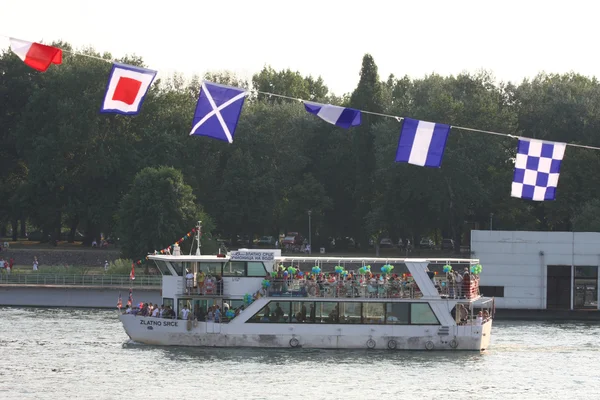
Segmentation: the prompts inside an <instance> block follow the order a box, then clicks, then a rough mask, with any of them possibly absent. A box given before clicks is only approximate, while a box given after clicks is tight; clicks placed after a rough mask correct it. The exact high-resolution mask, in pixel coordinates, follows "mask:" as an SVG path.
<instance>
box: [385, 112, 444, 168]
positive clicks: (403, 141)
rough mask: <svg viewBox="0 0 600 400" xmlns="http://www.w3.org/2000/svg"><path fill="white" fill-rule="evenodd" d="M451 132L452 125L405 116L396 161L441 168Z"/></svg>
mask: <svg viewBox="0 0 600 400" xmlns="http://www.w3.org/2000/svg"><path fill="white" fill-rule="evenodd" d="M449 132H450V125H445V124H436V123H434V122H426V121H419V120H416V119H410V118H404V122H403V123H402V131H401V132H400V139H399V140H398V150H397V151H396V162H406V163H409V164H414V165H420V166H422V167H434V168H439V167H440V166H441V165H442V158H443V157H444V149H445V148H446V140H447V139H448V133H449Z"/></svg>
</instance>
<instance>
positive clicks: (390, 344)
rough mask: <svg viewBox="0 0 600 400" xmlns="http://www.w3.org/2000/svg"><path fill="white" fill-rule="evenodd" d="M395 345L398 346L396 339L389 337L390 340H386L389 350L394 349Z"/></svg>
mask: <svg viewBox="0 0 600 400" xmlns="http://www.w3.org/2000/svg"><path fill="white" fill-rule="evenodd" d="M396 346H398V343H396V341H395V340H394V339H391V340H390V341H389V342H388V349H390V350H395V349H396Z"/></svg>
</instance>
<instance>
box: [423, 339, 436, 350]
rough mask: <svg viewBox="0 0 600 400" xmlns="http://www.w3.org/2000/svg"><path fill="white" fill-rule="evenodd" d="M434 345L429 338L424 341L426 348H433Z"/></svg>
mask: <svg viewBox="0 0 600 400" xmlns="http://www.w3.org/2000/svg"><path fill="white" fill-rule="evenodd" d="M434 347H435V345H434V344H433V342H432V341H431V340H430V341H428V342H427V343H425V348H426V349H427V350H433V348H434Z"/></svg>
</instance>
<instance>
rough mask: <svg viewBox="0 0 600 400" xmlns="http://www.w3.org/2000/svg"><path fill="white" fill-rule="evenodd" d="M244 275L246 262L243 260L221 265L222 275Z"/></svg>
mask: <svg viewBox="0 0 600 400" xmlns="http://www.w3.org/2000/svg"><path fill="white" fill-rule="evenodd" d="M244 275H246V263H245V262H243V261H230V262H228V263H227V264H225V265H224V266H223V276H244ZM263 276H264V275H263Z"/></svg>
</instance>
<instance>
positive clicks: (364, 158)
mask: <svg viewBox="0 0 600 400" xmlns="http://www.w3.org/2000/svg"><path fill="white" fill-rule="evenodd" d="M350 106H351V107H353V108H356V109H359V110H365V111H370V112H376V113H381V112H383V87H382V84H381V82H380V81H379V73H378V71H377V65H376V64H375V61H374V60H373V57H372V56H371V55H370V54H365V55H364V57H363V60H362V67H361V70H360V80H359V82H358V86H357V87H356V89H355V90H354V92H352V95H351V96H350ZM375 118H379V117H374V116H372V115H369V114H365V113H363V115H362V124H361V126H360V127H357V128H355V129H353V130H352V150H353V156H354V157H353V158H354V171H353V174H354V178H355V183H354V185H353V186H354V192H353V202H354V212H353V218H352V220H353V229H352V232H353V236H354V237H355V238H356V239H358V241H359V242H360V243H361V245H362V246H363V248H366V246H367V242H368V238H367V236H368V234H367V233H366V230H365V229H364V219H365V217H366V215H367V214H368V213H369V211H370V210H371V209H372V208H373V206H374V204H373V201H374V192H373V190H374V186H373V174H374V172H375V153H374V135H373V124H374V122H375Z"/></svg>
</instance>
